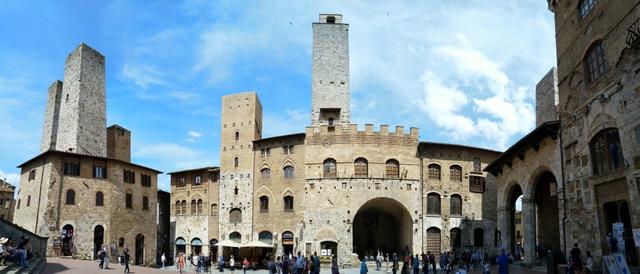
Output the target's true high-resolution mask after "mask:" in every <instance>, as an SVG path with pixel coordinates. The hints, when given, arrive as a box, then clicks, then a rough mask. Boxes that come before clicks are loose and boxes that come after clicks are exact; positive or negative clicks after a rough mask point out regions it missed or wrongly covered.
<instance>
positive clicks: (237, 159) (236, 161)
mask: <svg viewBox="0 0 640 274" xmlns="http://www.w3.org/2000/svg"><path fill="white" fill-rule="evenodd" d="M239 166H240V157H238V156H236V157H234V158H233V167H234V168H238V167H239Z"/></svg>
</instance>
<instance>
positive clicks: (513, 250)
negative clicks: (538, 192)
mask: <svg viewBox="0 0 640 274" xmlns="http://www.w3.org/2000/svg"><path fill="white" fill-rule="evenodd" d="M522 194H523V192H522V188H521V187H520V185H519V184H514V185H512V186H511V188H510V189H509V192H508V194H507V211H508V219H507V221H508V226H507V227H508V231H501V232H498V236H497V240H498V241H502V242H499V243H498V246H500V247H502V246H506V248H507V251H508V252H510V254H513V256H514V259H515V260H519V259H520V258H521V252H520V251H521V250H522V247H523V243H524V241H523V238H522V235H521V233H518V232H520V231H522Z"/></svg>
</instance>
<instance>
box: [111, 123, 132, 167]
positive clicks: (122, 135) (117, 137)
mask: <svg viewBox="0 0 640 274" xmlns="http://www.w3.org/2000/svg"><path fill="white" fill-rule="evenodd" d="M107 157H109V158H115V159H118V160H120V161H125V162H131V131H129V130H127V129H126V128H123V127H121V126H119V125H112V126H110V127H108V128H107Z"/></svg>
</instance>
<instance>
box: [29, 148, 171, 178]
mask: <svg viewBox="0 0 640 274" xmlns="http://www.w3.org/2000/svg"><path fill="white" fill-rule="evenodd" d="M49 154H62V155H73V156H81V157H90V158H95V159H101V160H110V161H116V162H120V163H124V164H128V165H132V166H135V167H139V168H144V169H147V170H150V171H153V172H155V173H158V174H162V173H163V172H162V171H159V170H157V169H153V168H150V167H147V166H143V165H138V164H134V163H132V162H127V161H123V160H120V159H116V158H111V157H102V156H95V155H89V154H81V153H75V152H68V151H60V150H53V149H50V150H47V151H45V152H42V153H40V154H38V155H36V156H35V157H33V158H31V159H29V160H27V161H26V162H24V163H22V164H20V165H19V166H18V167H19V168H22V167H23V166H25V165H26V164H28V163H31V162H33V161H35V160H37V159H39V158H40V157H43V156H45V155H49Z"/></svg>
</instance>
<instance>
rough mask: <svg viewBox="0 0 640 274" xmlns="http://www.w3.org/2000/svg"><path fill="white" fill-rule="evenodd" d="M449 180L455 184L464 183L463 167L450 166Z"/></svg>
mask: <svg viewBox="0 0 640 274" xmlns="http://www.w3.org/2000/svg"><path fill="white" fill-rule="evenodd" d="M449 179H450V180H451V181H453V182H462V167H461V166H459V165H452V166H450V167H449Z"/></svg>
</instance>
